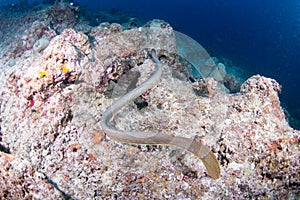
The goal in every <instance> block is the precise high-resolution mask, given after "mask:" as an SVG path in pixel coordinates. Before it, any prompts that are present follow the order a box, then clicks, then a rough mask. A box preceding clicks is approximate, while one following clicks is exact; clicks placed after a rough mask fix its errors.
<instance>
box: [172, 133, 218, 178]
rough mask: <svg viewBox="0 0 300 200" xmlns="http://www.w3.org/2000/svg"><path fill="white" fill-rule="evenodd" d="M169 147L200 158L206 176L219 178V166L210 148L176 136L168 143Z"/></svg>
mask: <svg viewBox="0 0 300 200" xmlns="http://www.w3.org/2000/svg"><path fill="white" fill-rule="evenodd" d="M170 144H171V145H174V146H177V147H181V148H183V149H185V150H188V151H189V152H192V153H194V154H195V155H196V156H197V157H198V158H200V159H201V160H202V162H203V164H204V166H205V168H206V171H207V174H208V175H209V176H211V177H212V178H214V179H217V178H219V177H220V164H219V161H218V160H217V158H216V156H215V155H214V153H213V152H212V151H211V150H210V148H209V147H208V146H206V145H204V144H202V143H200V142H198V141H196V140H194V139H191V138H185V137H180V136H176V137H174V138H173V139H172V140H171V141H170Z"/></svg>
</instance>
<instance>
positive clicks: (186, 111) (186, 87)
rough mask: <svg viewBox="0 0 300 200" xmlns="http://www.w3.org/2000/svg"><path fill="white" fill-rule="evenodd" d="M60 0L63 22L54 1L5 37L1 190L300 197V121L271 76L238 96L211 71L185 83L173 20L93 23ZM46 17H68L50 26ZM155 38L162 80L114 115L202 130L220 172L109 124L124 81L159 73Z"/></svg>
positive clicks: (134, 126)
mask: <svg viewBox="0 0 300 200" xmlns="http://www.w3.org/2000/svg"><path fill="white" fill-rule="evenodd" d="M55 6H64V7H68V8H69V9H68V12H70V14H69V15H67V16H66V18H65V21H66V22H60V21H57V20H53V19H52V18H53V17H55V15H49V9H53V8H54V7H49V8H48V10H47V11H45V10H40V11H39V13H38V14H36V15H35V14H32V15H33V16H32V19H33V20H34V21H29V22H28V23H27V24H26V23H25V24H24V26H23V27H22V28H20V31H23V29H26V30H27V31H26V32H25V33H24V34H23V35H22V34H21V33H23V32H20V34H19V35H18V36H17V37H18V38H19V40H20V42H16V43H10V45H8V46H3V45H1V48H2V51H1V60H0V63H1V64H0V67H1V73H0V82H1V83H0V88H1V90H0V92H1V101H0V106H1V107H0V109H1V116H0V117H1V118H0V123H1V129H0V150H1V152H0V154H1V157H0V163H1V164H0V184H1V188H0V198H2V199H64V198H66V197H69V198H74V199H111V198H121V199H123V198H124V199H153V198H158V199H166V198H169V199H189V198H190V199H195V198H196V199H198V198H199V199H233V198H235V199H241V198H259V199H276V198H277V199H279V198H280V199H281V198H288V199H296V198H299V196H300V194H299V180H300V177H299V174H300V166H299V160H300V153H299V131H297V130H293V129H292V128H290V126H289V125H288V123H287V121H286V120H285V116H284V112H283V110H282V108H281V107H280V101H279V98H278V93H279V92H280V90H281V88H280V86H279V84H278V83H277V82H276V81H275V80H273V79H270V78H266V77H263V76H260V75H255V76H252V77H250V78H249V79H248V80H247V81H245V82H244V83H243V84H242V85H241V87H240V88H241V89H240V92H239V93H236V94H228V93H226V92H225V91H224V90H223V89H222V87H219V85H220V83H219V82H216V81H215V80H214V79H213V78H206V79H203V80H201V81H200V82H195V83H189V82H187V81H186V79H184V78H186V77H185V76H186V75H185V73H184V72H183V71H182V70H180V69H181V68H180V67H181V66H182V63H181V62H180V61H179V60H178V59H177V58H178V57H177V53H176V52H177V49H176V44H175V37H174V32H173V29H172V28H171V26H170V25H168V24H167V23H165V22H163V21H159V20H153V21H151V22H149V23H148V24H147V25H145V26H143V27H138V28H131V29H129V28H128V27H126V26H122V25H120V24H116V23H103V24H100V25H99V26H95V27H91V26H89V25H87V24H84V23H78V22H77V24H76V23H75V22H76V21H73V18H72V17H73V16H74V15H73V14H72V12H78V10H76V9H75V8H74V9H73V8H70V5H65V4H61V5H55ZM43 12H44V13H46V14H47V13H48V15H49V16H48V18H47V17H46V18H41V17H40V16H41V15H42V14H41V13H43ZM46 16H47V15H46ZM49 18H51V19H52V20H53V22H55V23H65V24H62V25H59V24H56V25H55V26H49V21H47V20H49ZM68 19H70V21H68ZM127 24H128V23H127ZM33 30H42V32H39V33H38V34H34V33H36V31H33ZM4 38H5V39H6V41H8V42H9V41H11V40H12V39H11V38H10V37H9V36H5V37H4ZM46 40H48V41H49V44H48V46H46V43H47V42H46ZM37 42H38V43H39V44H40V43H41V42H45V43H43V45H45V46H42V47H40V46H39V44H37ZM14 45H15V46H14ZM37 47H38V48H37ZM148 48H150V49H152V48H154V49H156V51H157V53H158V55H159V57H160V60H161V61H162V62H163V63H164V65H163V75H162V78H161V81H160V82H159V83H158V85H157V86H155V87H153V88H152V89H150V90H149V91H148V92H146V93H144V94H143V95H142V96H141V97H139V98H138V99H137V100H136V101H135V103H134V102H132V103H130V105H128V106H127V107H125V108H124V109H123V110H122V111H121V112H119V113H116V116H115V118H114V120H113V123H114V124H115V126H116V127H117V128H118V129H122V130H128V131H129V130H142V131H156V132H157V131H161V132H164V133H167V134H171V135H178V136H184V137H192V138H193V137H195V138H196V139H198V140H199V141H202V142H204V143H205V144H207V145H209V146H210V148H211V149H212V151H213V152H214V153H215V155H216V157H217V158H218V160H219V161H220V165H221V177H220V178H219V179H216V180H214V179H211V178H210V177H209V176H207V174H206V170H205V168H204V166H203V164H202V163H201V161H200V160H199V159H198V158H197V157H195V156H193V155H192V154H190V153H188V152H185V151H183V150H180V149H176V148H173V147H166V146H149V145H148V146H139V145H128V144H122V143H118V142H115V141H113V140H111V139H110V138H109V137H106V135H105V134H104V133H103V132H102V129H101V126H100V119H101V116H102V113H103V112H104V111H105V110H106V108H107V107H108V106H109V105H110V104H111V103H112V102H113V101H114V100H116V99H117V98H119V96H120V95H121V94H120V93H119V92H118V91H116V90H117V89H116V88H117V87H116V85H117V86H118V84H120V83H121V81H118V80H122V79H123V80H122V83H124V85H125V83H127V85H128V87H129V88H131V89H132V88H134V87H135V86H137V85H140V84H141V83H142V82H143V81H145V80H146V79H147V78H148V77H149V75H150V74H151V73H152V72H153V70H154V67H155V65H154V63H153V62H152V61H151V59H150V57H149V56H148ZM4 52H5V53H4ZM128 74H132V75H130V77H131V78H132V77H133V78H134V80H135V81H133V82H131V81H128V80H129V79H128V78H127V82H126V76H129V75H128ZM124 85H123V86H121V85H120V87H121V89H120V90H122V89H123V90H124V89H125V90H126V87H125V86H124ZM118 87H119V86H118ZM122 87H123V88H122ZM283 90H284V89H283ZM203 91H205V95H204V96H201V95H199V94H200V93H203ZM137 105H144V106H142V107H141V108H138V107H137Z"/></svg>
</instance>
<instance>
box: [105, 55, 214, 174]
mask: <svg viewBox="0 0 300 200" xmlns="http://www.w3.org/2000/svg"><path fill="white" fill-rule="evenodd" d="M151 57H152V59H153V60H154V62H155V63H156V70H155V72H154V73H153V74H152V75H151V77H150V78H149V79H148V80H146V81H145V82H144V83H143V84H141V85H139V86H138V87H136V88H135V89H133V90H132V91H130V92H128V93H127V94H125V95H124V96H122V97H121V98H120V99H118V100H117V101H115V102H114V103H112V105H110V106H109V107H108V108H107V109H106V111H105V112H104V113H103V114H102V118H101V127H102V130H103V131H104V132H105V133H106V135H107V136H109V137H110V138H111V139H113V140H116V141H118V142H122V143H129V144H142V145H169V146H176V147H180V148H183V149H185V150H187V151H190V152H192V153H194V154H195V155H196V156H198V157H199V158H200V159H201V160H202V162H203V164H204V165H205V167H206V170H207V174H208V175H209V176H210V177H212V178H214V179H217V178H219V177H220V165H219V162H218V160H217V159H216V157H215V155H214V154H213V152H212V151H211V150H210V149H209V147H208V146H206V145H204V144H201V143H200V142H197V141H195V140H194V139H191V138H185V137H180V136H172V135H168V134H165V133H156V132H142V131H130V132H128V131H122V130H118V129H116V128H115V127H113V126H112V125H110V124H109V121H110V120H111V119H112V117H113V115H114V113H116V112H118V111H119V110H120V109H121V108H122V107H123V106H125V105H126V104H127V103H128V102H130V101H131V100H134V99H135V98H137V97H138V96H140V95H141V94H142V93H144V92H145V91H147V90H148V89H150V88H152V87H154V86H155V85H156V84H157V83H158V82H159V80H160V77H161V74H162V63H161V62H160V61H159V59H158V58H157V55H156V52H155V50H152V51H151Z"/></svg>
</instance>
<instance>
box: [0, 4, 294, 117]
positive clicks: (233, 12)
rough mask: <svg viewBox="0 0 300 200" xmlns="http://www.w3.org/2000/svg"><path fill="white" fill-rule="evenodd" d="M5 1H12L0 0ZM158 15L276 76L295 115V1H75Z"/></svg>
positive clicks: (220, 51)
mask: <svg viewBox="0 0 300 200" xmlns="http://www.w3.org/2000/svg"><path fill="white" fill-rule="evenodd" d="M0 1H2V2H8V1H13V0H0ZM75 2H76V3H79V4H81V5H87V6H88V7H91V8H106V9H107V8H119V9H121V10H123V11H126V12H127V13H129V14H131V15H133V16H135V17H137V18H139V19H142V20H144V21H147V20H150V19H154V18H156V19H163V20H165V21H167V22H169V23H170V24H171V25H172V26H173V27H174V28H175V29H177V30H178V31H181V32H183V33H185V34H187V35H189V36H191V37H192V38H194V39H196V40H197V41H198V42H199V43H200V44H201V45H202V46H204V47H205V48H206V49H209V50H213V51H214V52H216V53H217V54H220V55H222V56H225V57H227V58H229V59H231V60H232V61H233V62H234V64H236V65H239V66H242V67H243V68H245V69H247V70H250V71H252V72H253V73H259V74H262V75H265V76H267V77H271V78H274V79H276V80H277V81H278V82H279V83H280V84H281V85H282V86H283V89H282V94H281V96H280V98H281V100H283V101H282V102H284V104H286V105H285V106H286V107H287V109H288V111H289V112H290V113H291V114H292V115H293V116H294V117H297V118H298V119H300V90H299V87H298V86H299V85H300V84H299V82H300V77H299V76H300V0H243V1H238V0H226V1H224V0H198V1H196V0H181V1H179V0H172V1H167V0H165V1H163V0H114V1H113V0H75Z"/></svg>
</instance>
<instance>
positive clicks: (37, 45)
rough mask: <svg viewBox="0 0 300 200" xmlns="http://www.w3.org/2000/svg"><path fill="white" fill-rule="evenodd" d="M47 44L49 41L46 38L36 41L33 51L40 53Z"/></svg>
mask: <svg viewBox="0 0 300 200" xmlns="http://www.w3.org/2000/svg"><path fill="white" fill-rule="evenodd" d="M48 44H49V40H48V39H46V38H41V39H39V40H38V41H36V42H35V43H34V45H33V51H35V52H37V53H40V52H41V51H42V50H44V49H45V48H46V47H47V46H48Z"/></svg>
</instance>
